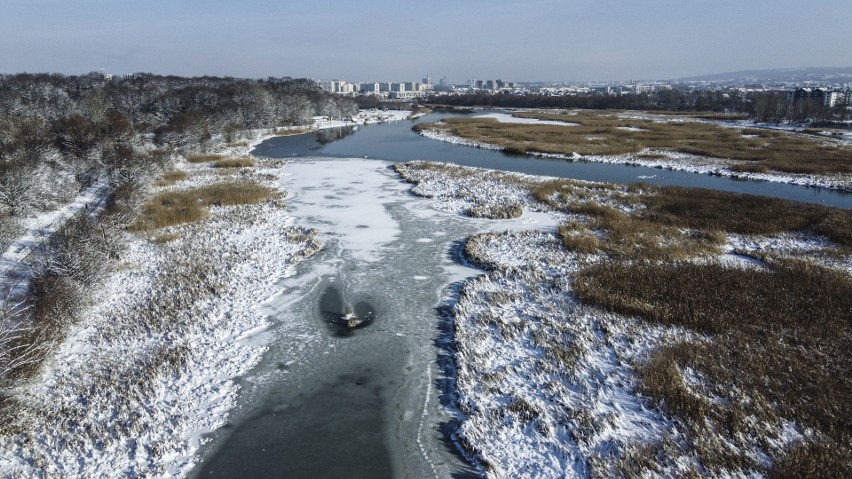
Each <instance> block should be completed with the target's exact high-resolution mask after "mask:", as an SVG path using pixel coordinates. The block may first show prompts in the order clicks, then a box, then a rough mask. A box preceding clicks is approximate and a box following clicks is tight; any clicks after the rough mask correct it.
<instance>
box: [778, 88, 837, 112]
mask: <svg viewBox="0 0 852 479" xmlns="http://www.w3.org/2000/svg"><path fill="white" fill-rule="evenodd" d="M804 99H808V100H814V101H815V102H817V103H819V104H821V105H823V106H827V107H829V108H834V107H835V106H838V105H851V104H852V89H849V88H847V89H846V90H841V89H839V88H811V87H806V88H796V89H793V90H790V91H789V92H787V100H788V101H789V102H790V103H793V102H795V101H798V100H804Z"/></svg>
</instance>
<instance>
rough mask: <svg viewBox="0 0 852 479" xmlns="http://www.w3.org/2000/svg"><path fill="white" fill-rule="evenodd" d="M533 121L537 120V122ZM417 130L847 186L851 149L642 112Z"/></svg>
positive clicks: (555, 115) (547, 150)
mask: <svg viewBox="0 0 852 479" xmlns="http://www.w3.org/2000/svg"><path fill="white" fill-rule="evenodd" d="M536 120H538V121H536ZM415 129H416V130H417V131H419V132H420V133H421V134H423V135H424V136H427V137H430V138H436V139H441V140H444V141H450V142H455V143H461V144H466V145H470V146H477V147H483V148H491V149H498V150H502V151H505V152H507V153H513V154H532V155H541V156H546V157H555V158H564V159H570V160H575V159H583V160H586V161H599V162H607V163H623V164H638V165H643V166H650V167H661V168H669V169H678V170H685V171H694V172H700V173H710V174H720V175H726V176H733V177H744V178H754V179H767V180H770V181H781V182H788V183H798V184H806V185H813V186H822V187H829V188H838V189H844V190H852V180H850V178H852V148H850V147H849V145H848V144H847V143H844V142H843V141H840V140H837V139H831V138H826V137H825V136H821V135H813V134H808V133H800V132H792V131H783V130H778V129H766V128H756V127H754V125H753V124H750V123H720V122H718V121H716V120H708V119H701V118H692V117H689V116H685V115H667V114H661V113H654V114H649V113H641V112H599V111H591V110H568V111H523V112H515V113H514V114H513V115H512V116H511V117H510V116H508V115H504V114H490V115H479V116H474V117H472V118H450V119H446V120H443V121H441V122H437V123H426V124H419V125H417V126H416V127H415Z"/></svg>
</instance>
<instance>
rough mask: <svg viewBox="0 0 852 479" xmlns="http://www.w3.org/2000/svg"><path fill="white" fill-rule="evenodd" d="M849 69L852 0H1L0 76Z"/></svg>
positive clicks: (570, 76) (580, 74) (653, 75)
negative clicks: (101, 72)
mask: <svg viewBox="0 0 852 479" xmlns="http://www.w3.org/2000/svg"><path fill="white" fill-rule="evenodd" d="M804 66H852V1H850V0H814V1H800V0H738V1H734V0H621V1H616V0H562V1H556V0H529V1H523V2H509V1H502V0H492V1H485V0H456V1H449V0H433V1H419V2H414V1H410V0H395V1H389V0H379V1H366V0H347V1H337V0H326V1H311V0H305V1H300V2H288V1H264V0H245V1H221V0H209V1H199V0H169V1H163V0H153V1H142V0H135V1H130V0H111V1H110V0H18V1H10V0H0V72H2V73H15V72H22V71H30V72H36V71H37V72H60V73H67V74H72V73H85V72H88V71H92V70H98V69H100V68H104V69H105V70H106V71H109V72H112V73H117V74H125V73H132V72H139V71H144V72H152V73H162V74H177V75H202V74H209V75H230V76H239V77H266V76H285V75H289V76H297V77H310V78H326V79H330V78H340V79H345V80H349V81H367V80H376V81H381V80H395V81H400V80H415V79H419V78H420V77H421V76H422V75H423V74H424V73H426V72H428V73H430V74H431V75H432V77H433V78H440V77H442V76H446V77H448V78H449V79H450V80H451V81H457V82H461V81H465V80H468V79H473V78H502V79H505V80H509V81H511V80H517V81H530V80H629V79H667V78H676V77H684V76H691V75H700V74H710V73H720V72H727V71H735V70H745V69H762V68H786V67H804Z"/></svg>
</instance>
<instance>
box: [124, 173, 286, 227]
mask: <svg viewBox="0 0 852 479" xmlns="http://www.w3.org/2000/svg"><path fill="white" fill-rule="evenodd" d="M276 194H277V192H276V191H275V190H274V189H272V188H268V187H266V186H263V185H261V184H259V183H256V182H254V181H249V180H241V181H235V182H230V183H217V184H213V185H209V186H202V187H199V188H194V189H190V190H183V191H168V192H163V193H159V194H157V195H155V196H154V197H153V198H151V199H149V200H148V201H147V202H146V203H145V205H144V206H143V208H142V211H141V212H140V213H139V215H138V216H137V217H136V219H135V220H134V221H133V223H131V224H130V226H129V227H128V229H129V230H130V231H143V230H150V229H158V228H165V227H167V226H173V225H178V224H184V223H193V222H196V221H200V220H202V219H204V218H205V217H207V214H208V211H207V208H208V207H210V206H224V205H243V204H253V203H260V202H263V201H266V200H268V199H270V198H272V197H273V196H275V195H276Z"/></svg>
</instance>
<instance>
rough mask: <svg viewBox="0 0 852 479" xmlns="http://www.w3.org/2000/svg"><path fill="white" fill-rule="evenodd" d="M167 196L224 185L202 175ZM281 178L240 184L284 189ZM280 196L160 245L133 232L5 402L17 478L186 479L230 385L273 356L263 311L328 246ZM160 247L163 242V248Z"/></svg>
mask: <svg viewBox="0 0 852 479" xmlns="http://www.w3.org/2000/svg"><path fill="white" fill-rule="evenodd" d="M178 166H179V167H181V168H182V169H184V170H187V172H188V173H190V177H189V179H187V180H183V181H181V182H179V183H178V184H176V185H174V186H170V187H166V188H168V189H178V190H179V189H188V188H192V187H194V186H198V185H203V184H211V183H218V182H221V181H228V177H229V175H227V174H226V175H223V174H222V173H221V172H220V171H216V170H213V169H209V168H207V167H206V166H198V165H188V164H182V165H181V164H179V165H178ZM280 174H282V173H281V170H280V169H266V170H261V171H257V172H251V171H249V170H244V171H242V172H241V173H239V174H238V175H239V176H240V177H242V178H243V179H246V178H249V179H252V180H254V181H257V182H260V183H262V184H266V185H268V186H270V187H273V188H274V187H276V186H277V178H278V177H279V175H280ZM283 206H284V205H283V202H282V201H281V200H280V199H276V200H271V201H268V202H266V203H264V204H261V205H242V206H222V207H213V208H212V209H211V212H210V216H209V218H207V219H206V220H203V221H202V222H199V223H196V224H190V225H183V226H176V227H170V228H167V229H166V230H162V231H160V232H159V233H157V234H151V235H148V234H132V233H123V234H122V235H123V237H124V238H123V240H124V244H125V247H124V249H123V251H122V252H121V261H120V265H119V267H118V268H117V269H115V270H114V271H113V272H112V273H111V274H109V276H108V277H106V278H104V279H103V281H102V284H101V286H100V287H99V288H98V290H97V291H93V296H92V298H90V300H89V302H88V304H89V305H90V306H89V307H87V308H86V310H85V313H84V317H83V318H82V319H81V321H79V322H78V323H77V324H76V325H75V326H72V327H70V329H69V331H68V332H67V336H66V338H65V340H64V341H63V342H62V343H61V345H60V347H59V349H58V350H57V351H56V353H55V354H53V355H51V356H50V357H49V358H48V360H47V362H46V364H45V365H44V367H43V368H42V369H41V373H39V374H38V375H36V376H35V377H34V378H33V379H32V380H30V381H28V382H26V383H24V384H20V385H18V386H17V387H15V388H14V389H13V390H11V391H9V393H10V398H11V399H12V400H13V401H15V402H16V403H17V404H18V406H16V409H17V411H18V416H17V418H16V420H15V421H14V422H13V423H12V424H7V425H6V427H7V431H9V429H8V428H13V429H12V430H13V431H17V432H15V433H11V434H8V433H7V434H6V435H4V436H3V437H2V439H0V471H2V475H5V476H13V477H39V476H43V477H57V476H61V477H114V476H117V475H120V476H124V475H128V476H137V477H147V476H174V475H182V474H183V473H185V472H186V471H188V470H189V468H190V467H191V466H192V464H193V463H194V460H195V459H194V457H193V455H194V453H195V451H196V450H197V448H198V446H199V444H200V442H201V440H202V437H201V435H202V434H204V433H206V432H209V431H211V430H213V429H215V428H216V427H218V426H220V425H221V424H222V423H223V421H224V420H225V417H226V413H227V412H228V410H229V409H230V408H231V406H232V405H233V401H234V394H235V391H236V385H235V384H234V383H233V382H232V381H231V379H232V378H233V377H235V376H237V375H239V374H242V373H244V372H245V371H247V370H248V369H249V368H251V366H252V365H253V364H255V363H256V362H257V361H258V360H259V358H260V356H261V354H262V353H263V351H264V346H263V345H262V344H260V343H258V342H256V341H253V340H252V336H253V335H254V334H255V333H257V332H259V331H261V330H262V329H263V328H264V327H265V326H266V324H267V320H266V319H265V317H264V316H263V315H262V314H260V312H259V307H260V305H261V304H262V302H263V301H264V300H265V299H267V298H268V297H269V296H271V295H272V294H273V293H274V292H275V289H274V285H275V282H276V281H277V280H278V279H280V278H282V277H285V276H287V275H289V274H292V271H293V269H292V268H293V266H294V265H295V264H296V263H297V262H298V261H300V260H301V259H302V258H305V257H306V256H310V255H311V254H313V253H314V252H315V251H317V250H318V249H319V248H320V242H319V240H318V238H317V236H316V233H315V232H313V231H311V230H306V229H303V228H299V227H298V226H295V225H294V224H293V222H292V220H291V218H290V217H289V216H288V215H287V214H286V211H285V210H284V208H283ZM158 238H159V239H158Z"/></svg>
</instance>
